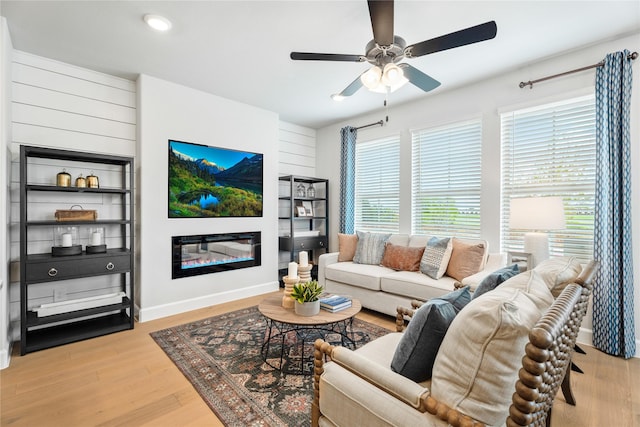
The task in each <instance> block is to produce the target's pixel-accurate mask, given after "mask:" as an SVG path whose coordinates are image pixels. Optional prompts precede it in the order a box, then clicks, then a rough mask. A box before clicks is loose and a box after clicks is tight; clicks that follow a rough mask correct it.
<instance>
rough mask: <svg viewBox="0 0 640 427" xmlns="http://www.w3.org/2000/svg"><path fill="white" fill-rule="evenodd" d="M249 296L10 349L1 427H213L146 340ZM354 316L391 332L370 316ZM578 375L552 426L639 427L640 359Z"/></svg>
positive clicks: (587, 364) (591, 365)
mask: <svg viewBox="0 0 640 427" xmlns="http://www.w3.org/2000/svg"><path fill="white" fill-rule="evenodd" d="M263 297H264V296H257V297H251V298H247V299H244V300H242V301H235V302H231V303H226V304H221V305H218V306H213V307H209V308H205V309H200V310H195V311H192V312H189V313H184V314H180V315H176V316H172V317H169V318H164V319H159V320H155V321H151V322H145V323H137V324H136V327H135V329H134V330H132V331H125V332H120V333H117V334H112V335H107V336H104V337H100V338H95V339H92V340H88V341H82V342H79V343H74V344H69V345H66V346H62V347H57V348H52V349H48V350H44V351H40V352H36V353H31V354H28V355H26V356H22V357H21V356H19V355H18V354H17V351H15V350H17V349H15V350H14V354H13V356H12V359H11V365H10V366H9V367H8V368H6V369H4V370H2V371H0V382H1V392H2V398H1V407H0V411H1V418H0V425H2V426H65V427H70V426H74V427H75V426H154V427H157V426H220V425H222V423H221V422H220V421H219V420H218V419H217V418H216V416H215V415H214V414H213V412H212V411H211V410H210V409H209V408H208V406H207V405H206V404H205V403H204V402H203V401H202V399H201V398H200V396H199V395H198V393H197V392H196V391H195V390H194V389H193V387H192V386H191V384H190V383H189V381H187V380H186V378H185V377H184V376H183V375H182V374H181V373H180V371H178V369H177V368H176V367H175V365H174V364H173V363H172V362H171V361H170V360H169V358H168V357H167V356H166V355H165V354H164V352H163V351H162V350H161V349H160V348H159V347H158V346H157V345H156V344H155V342H154V341H153V340H152V339H151V337H150V336H149V333H150V332H152V331H156V330H160V329H164V328H167V327H170V326H175V325H180V324H183V323H187V322H190V321H194V320H198V319H202V318H206V317H210V316H215V315H218V314H221V313H224V312H228V311H233V310H237V309H240V308H243V307H249V306H252V305H257V304H258V303H259V302H260V300H261V299H262V298H263ZM358 317H360V318H362V319H364V320H367V321H369V322H372V323H376V324H378V325H381V326H384V327H387V328H388V329H390V330H393V329H394V328H395V324H394V319H393V318H391V317H388V316H384V315H379V314H377V313H373V312H368V311H367V312H362V313H361V314H359V315H358ZM583 348H585V350H586V351H587V355H581V354H578V355H576V356H575V361H576V363H577V364H578V365H579V366H580V367H581V368H582V369H583V370H584V371H585V374H584V375H580V374H575V375H573V376H572V384H573V389H574V393H575V397H576V400H577V403H578V404H577V406H575V407H573V406H569V405H567V404H566V403H565V402H564V399H563V398H562V397H561V396H559V397H558V398H557V399H556V405H555V407H554V416H553V422H552V426H553V427H561V426H562V427H565V426H566V427H573V426H576V427H578V426H580V427H585V426H592V427H603V426H616V427H617V426H620V427H622V426H640V359H631V360H624V359H621V358H616V357H611V356H607V355H605V354H603V353H601V352H599V351H597V350H595V349H592V348H589V347H586V346H585V347H583Z"/></svg>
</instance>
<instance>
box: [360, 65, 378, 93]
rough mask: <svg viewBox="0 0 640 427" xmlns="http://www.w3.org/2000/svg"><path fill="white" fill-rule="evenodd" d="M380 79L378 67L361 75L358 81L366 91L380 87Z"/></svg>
mask: <svg viewBox="0 0 640 427" xmlns="http://www.w3.org/2000/svg"><path fill="white" fill-rule="evenodd" d="M381 78H382V70H381V69H380V67H377V66H373V67H371V68H369V69H368V70H367V71H365V72H364V73H362V75H361V76H360V80H361V81H362V84H363V85H365V87H366V88H367V89H372V90H373V89H375V88H377V87H378V86H380V79H381Z"/></svg>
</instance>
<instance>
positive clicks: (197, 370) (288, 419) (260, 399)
mask: <svg viewBox="0 0 640 427" xmlns="http://www.w3.org/2000/svg"><path fill="white" fill-rule="evenodd" d="M265 329H266V321H265V319H264V317H262V315H261V314H260V312H259V311H258V307H250V308H247V309H243V310H238V311H234V312H231V313H227V314H223V315H220V316H215V317H211V318H209V319H204V320H200V321H197V322H193V323H188V324H185V325H180V326H175V327H173V328H168V329H164V330H161V331H157V332H153V333H151V336H152V337H153V339H154V340H155V341H156V343H157V344H158V345H159V346H160V347H161V348H162V349H163V350H164V351H165V353H167V355H168V356H169V358H171V360H173V362H174V363H175V364H176V366H177V367H178V368H179V369H180V371H182V373H183V374H184V375H185V377H187V379H188V380H189V381H191V384H193V386H194V387H195V389H196V390H197V391H198V393H200V395H201V396H202V398H203V399H204V400H205V402H207V404H208V405H209V407H210V408H211V409H213V411H214V412H215V413H216V415H217V416H218V418H220V420H221V421H222V422H223V423H224V424H225V425H227V426H243V427H244V426H308V425H310V424H311V403H312V401H313V380H312V376H311V375H308V374H307V375H295V374H286V373H282V372H280V371H279V370H276V369H274V368H273V367H272V366H279V363H280V360H277V361H275V360H269V362H270V363H269V364H267V363H265V362H264V361H263V360H262V356H261V346H262V342H263V338H264V336H265ZM353 331H354V341H355V342H356V344H357V346H358V347H360V346H361V345H363V344H365V343H367V342H369V341H370V340H372V339H375V338H378V337H380V336H382V335H385V334H387V333H389V332H390V331H388V330H387V329H384V328H381V327H379V326H376V325H373V324H371V323H368V322H364V321H362V320H359V319H354V321H353ZM292 335H293V336H291V337H287V339H288V340H289V339H291V340H295V334H293V333H292ZM311 347H312V344H309V348H308V349H305V351H304V353H305V354H313V352H312V349H311ZM293 348H295V346H294V347H293ZM299 357H300V355H299V354H297V352H295V351H292V352H291V353H290V354H286V355H285V358H284V362H283V363H284V364H287V363H300V360H299ZM297 359H298V360H297Z"/></svg>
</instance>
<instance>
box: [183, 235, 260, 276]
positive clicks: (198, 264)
mask: <svg viewBox="0 0 640 427" xmlns="http://www.w3.org/2000/svg"><path fill="white" fill-rule="evenodd" d="M172 243H173V256H172V279H178V278H181V277H188V276H196V275H199V274H209V273H217V272H220V271H229V270H236V269H239V268H248V267H256V266H259V265H260V261H261V260H260V232H259V231H255V232H247V233H223V234H206V235H194V236H174V237H172Z"/></svg>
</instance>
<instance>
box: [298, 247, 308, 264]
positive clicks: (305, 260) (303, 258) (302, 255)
mask: <svg viewBox="0 0 640 427" xmlns="http://www.w3.org/2000/svg"><path fill="white" fill-rule="evenodd" d="M299 256H300V267H307V266H308V265H309V254H308V253H307V251H300V255H299Z"/></svg>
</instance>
